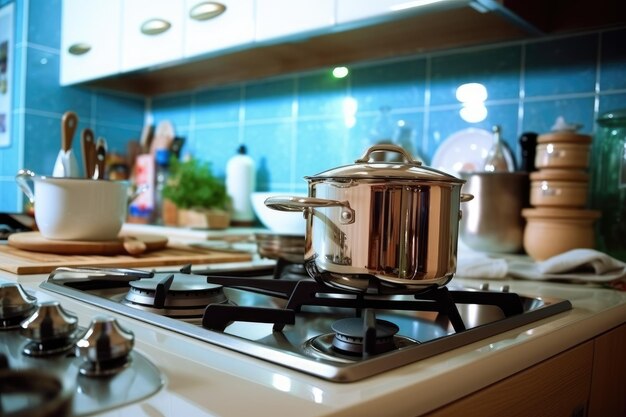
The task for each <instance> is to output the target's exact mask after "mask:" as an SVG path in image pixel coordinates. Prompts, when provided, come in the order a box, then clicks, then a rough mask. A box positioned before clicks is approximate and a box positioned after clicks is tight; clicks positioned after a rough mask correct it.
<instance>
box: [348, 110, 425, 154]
mask: <svg viewBox="0 0 626 417" xmlns="http://www.w3.org/2000/svg"><path fill="white" fill-rule="evenodd" d="M389 119H390V122H391V123H390V124H391V127H392V130H391V133H390V136H388V137H382V136H380V135H378V134H376V133H375V132H377V131H379V129H377V127H376V126H377V124H378V123H380V120H381V114H365V115H358V116H357V118H356V123H355V124H354V126H353V127H351V128H350V129H348V138H349V139H348V147H347V155H346V162H347V163H351V162H354V160H355V159H357V158H359V157H360V156H361V155H363V153H364V152H365V151H366V150H367V149H368V148H369V147H370V146H372V145H374V144H376V143H378V142H380V141H391V142H392V143H399V144H400V145H401V146H403V147H404V148H405V149H406V150H407V151H409V152H410V153H411V154H412V155H413V156H419V157H422V155H423V154H424V150H423V141H422V136H423V125H424V113H423V112H421V111H415V112H403V113H394V112H391V113H390V114H389Z"/></svg>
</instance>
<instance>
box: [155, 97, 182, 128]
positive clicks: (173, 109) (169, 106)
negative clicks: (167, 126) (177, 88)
mask: <svg viewBox="0 0 626 417" xmlns="http://www.w3.org/2000/svg"><path fill="white" fill-rule="evenodd" d="M191 103H192V94H191V93H182V94H175V95H167V96H160V97H155V98H153V99H152V115H153V116H154V124H155V125H156V124H158V123H159V122H160V121H161V120H169V121H170V122H172V123H173V125H174V128H175V129H177V128H178V127H183V126H189V125H190V124H191V120H192V118H191V114H192V105H191Z"/></svg>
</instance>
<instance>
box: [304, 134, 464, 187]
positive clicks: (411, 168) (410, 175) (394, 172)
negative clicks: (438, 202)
mask: <svg viewBox="0 0 626 417" xmlns="http://www.w3.org/2000/svg"><path fill="white" fill-rule="evenodd" d="M375 152H396V153H398V154H400V156H402V158H403V159H404V161H398V162H389V161H373V160H372V159H371V155H372V154H373V153H375ZM305 178H306V179H307V180H315V179H331V178H334V179H357V180H358V179H363V180H365V179H397V180H411V181H415V180H418V181H426V182H439V183H451V184H463V183H465V180H462V179H460V178H457V177H455V176H452V175H450V174H447V173H445V172H442V171H438V170H436V169H434V168H429V167H426V166H423V165H422V163H421V162H419V161H417V160H415V159H414V158H413V157H412V156H411V155H410V154H409V153H408V152H407V151H405V150H404V149H403V148H402V147H400V146H396V145H389V144H379V145H374V146H372V147H370V148H369V149H367V151H365V153H364V154H363V156H362V157H361V158H359V159H357V160H356V161H354V164H352V165H345V166H341V167H337V168H332V169H329V170H328V171H324V172H320V173H319V174H316V175H312V176H308V177H305Z"/></svg>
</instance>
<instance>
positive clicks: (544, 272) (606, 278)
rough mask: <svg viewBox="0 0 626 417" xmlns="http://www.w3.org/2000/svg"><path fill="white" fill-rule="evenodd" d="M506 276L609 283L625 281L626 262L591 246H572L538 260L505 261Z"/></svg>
mask: <svg viewBox="0 0 626 417" xmlns="http://www.w3.org/2000/svg"><path fill="white" fill-rule="evenodd" d="M507 263H508V270H509V275H511V276H513V277H516V278H524V279H533V280H565V281H576V282H595V283H611V282H615V281H624V280H626V263H624V262H621V261H619V260H617V259H615V258H612V257H611V256H609V255H607V254H605V253H602V252H599V251H597V250H593V249H574V250H570V251H567V252H564V253H561V254H559V255H556V256H553V257H552V258H549V259H546V260H545V261H542V262H533V261H531V260H509V261H508V262H507Z"/></svg>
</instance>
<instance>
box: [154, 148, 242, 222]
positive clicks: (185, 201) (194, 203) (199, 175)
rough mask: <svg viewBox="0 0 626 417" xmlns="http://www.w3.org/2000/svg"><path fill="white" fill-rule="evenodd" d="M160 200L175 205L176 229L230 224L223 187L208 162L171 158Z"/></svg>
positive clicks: (224, 187) (226, 198)
mask: <svg viewBox="0 0 626 417" xmlns="http://www.w3.org/2000/svg"><path fill="white" fill-rule="evenodd" d="M163 198H164V199H167V200H170V201H171V202H172V203H174V205H176V208H177V220H178V225H179V226H186V227H201V228H209V229H225V228H227V227H228V225H229V224H230V211H229V204H230V199H229V198H228V194H227V193H226V186H225V185H224V183H223V182H222V181H221V180H220V179H218V178H216V177H215V176H214V175H213V173H212V172H211V166H210V164H209V163H205V162H201V161H199V160H197V159H194V158H190V159H187V160H185V161H179V160H177V159H175V158H172V160H171V161H170V178H169V180H168V181H167V184H166V185H165V187H164V188H163Z"/></svg>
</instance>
